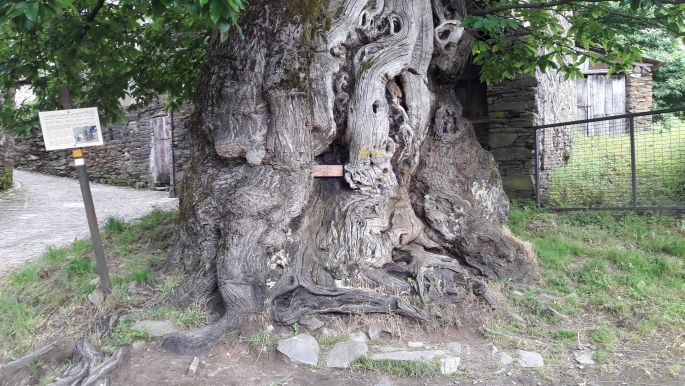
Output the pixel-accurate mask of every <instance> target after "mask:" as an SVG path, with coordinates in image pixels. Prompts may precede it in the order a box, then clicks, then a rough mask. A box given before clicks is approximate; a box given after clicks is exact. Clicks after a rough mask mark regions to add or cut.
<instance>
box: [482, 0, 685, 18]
mask: <svg viewBox="0 0 685 386" xmlns="http://www.w3.org/2000/svg"><path fill="white" fill-rule="evenodd" d="M620 1H621V0H555V1H548V2H544V3H517V4H508V5H502V6H499V7H493V8H486V9H477V10H473V11H471V15H475V16H485V15H492V14H495V13H499V12H503V11H510V10H514V9H546V8H552V7H556V6H559V5H565V4H573V3H617V2H620ZM661 3H662V4H683V3H685V0H661Z"/></svg>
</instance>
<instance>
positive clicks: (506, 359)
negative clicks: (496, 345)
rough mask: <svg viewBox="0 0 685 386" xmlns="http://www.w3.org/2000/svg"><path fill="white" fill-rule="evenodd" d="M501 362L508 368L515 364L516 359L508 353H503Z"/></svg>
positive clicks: (500, 357) (500, 358)
mask: <svg viewBox="0 0 685 386" xmlns="http://www.w3.org/2000/svg"><path fill="white" fill-rule="evenodd" d="M499 360H500V363H502V366H508V365H510V364H512V363H514V357H512V356H511V355H509V354H508V353H505V352H501V353H500V354H499Z"/></svg>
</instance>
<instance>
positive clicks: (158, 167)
mask: <svg viewBox="0 0 685 386" xmlns="http://www.w3.org/2000/svg"><path fill="white" fill-rule="evenodd" d="M171 146H172V144H171V126H170V125H169V120H168V119H167V117H165V116H164V117H157V118H153V119H152V151H151V152H152V154H151V155H150V169H151V172H152V185H153V186H160V185H169V182H170V175H171V162H172V160H171Z"/></svg>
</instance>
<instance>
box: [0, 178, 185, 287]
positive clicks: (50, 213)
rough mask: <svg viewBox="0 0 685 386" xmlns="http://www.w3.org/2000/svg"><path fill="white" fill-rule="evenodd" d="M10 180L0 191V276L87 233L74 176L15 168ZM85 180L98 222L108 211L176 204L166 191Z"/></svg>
mask: <svg viewBox="0 0 685 386" xmlns="http://www.w3.org/2000/svg"><path fill="white" fill-rule="evenodd" d="M14 181H15V188H14V189H13V190H11V191H9V192H3V193H0V276H1V275H2V274H3V273H6V272H8V271H9V270H11V269H12V268H16V267H17V266H18V265H20V264H21V263H22V262H24V261H26V260H28V259H31V258H36V257H38V256H40V255H41V254H42V253H43V251H45V250H46V249H47V248H48V247H50V246H62V245H66V244H69V243H71V242H72V241H73V240H74V239H75V238H86V237H90V236H89V233H88V223H87V222H86V212H85V209H84V207H83V199H82V198H81V188H80V187H79V183H78V181H77V180H73V179H70V178H61V177H52V176H46V175H43V174H38V173H29V172H23V171H18V170H15V171H14ZM90 186H91V191H92V192H93V202H94V204H95V211H96V212H97V217H98V221H99V222H100V224H101V225H102V224H103V222H104V221H105V219H106V218H107V217H110V216H118V217H121V218H124V219H127V220H131V219H134V218H138V217H141V216H143V215H145V214H146V213H148V212H150V211H151V210H152V209H154V208H160V209H166V210H168V209H173V208H176V207H178V199H172V198H168V195H169V193H168V192H156V191H150V190H136V189H130V188H121V187H114V186H108V185H101V184H95V183H91V185H90Z"/></svg>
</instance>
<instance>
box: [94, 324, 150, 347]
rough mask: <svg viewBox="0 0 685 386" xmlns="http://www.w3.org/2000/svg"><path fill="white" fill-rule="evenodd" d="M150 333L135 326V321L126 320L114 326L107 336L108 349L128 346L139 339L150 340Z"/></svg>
mask: <svg viewBox="0 0 685 386" xmlns="http://www.w3.org/2000/svg"><path fill="white" fill-rule="evenodd" d="M148 339H150V334H148V333H147V332H146V331H139V330H135V329H134V328H133V321H130V320H129V321H124V322H120V323H119V324H117V325H116V327H114V329H113V330H112V332H111V333H110V334H109V336H107V337H105V338H104V340H105V344H106V345H107V346H108V347H107V349H108V351H114V350H116V349H117V348H119V347H124V346H128V345H130V344H131V343H133V342H135V341H137V340H148Z"/></svg>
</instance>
